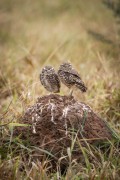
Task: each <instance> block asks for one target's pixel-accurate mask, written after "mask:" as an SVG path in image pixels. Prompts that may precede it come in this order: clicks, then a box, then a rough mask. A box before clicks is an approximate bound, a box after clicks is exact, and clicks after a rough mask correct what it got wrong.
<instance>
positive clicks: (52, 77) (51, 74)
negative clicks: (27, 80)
mask: <svg viewBox="0 0 120 180" xmlns="http://www.w3.org/2000/svg"><path fill="white" fill-rule="evenodd" d="M40 81H41V84H42V85H43V86H44V88H45V89H47V90H48V91H49V92H53V93H58V92H60V80H59V77H58V75H57V73H56V72H55V70H54V68H53V67H52V66H45V67H44V68H43V69H42V71H41V73H40Z"/></svg>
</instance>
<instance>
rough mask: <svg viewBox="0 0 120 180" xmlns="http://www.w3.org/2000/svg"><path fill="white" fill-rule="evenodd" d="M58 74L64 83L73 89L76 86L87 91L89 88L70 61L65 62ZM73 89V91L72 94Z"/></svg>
mask: <svg viewBox="0 0 120 180" xmlns="http://www.w3.org/2000/svg"><path fill="white" fill-rule="evenodd" d="M58 76H59V78H60V80H61V81H62V83H63V84H65V85H66V86H67V87H68V88H70V89H72V88H73V87H74V86H75V87H77V88H78V89H80V90H81V91H82V92H86V90H87V88H86V86H85V84H84V82H83V81H82V80H81V78H80V75H79V74H78V72H77V71H76V70H75V69H73V68H72V65H71V64H70V63H63V64H61V65H60V68H59V70H58ZM72 92H73V90H72V91H71V95H72Z"/></svg>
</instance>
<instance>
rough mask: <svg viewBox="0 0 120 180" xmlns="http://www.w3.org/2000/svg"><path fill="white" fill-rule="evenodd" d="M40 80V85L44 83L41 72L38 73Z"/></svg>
mask: <svg viewBox="0 0 120 180" xmlns="http://www.w3.org/2000/svg"><path fill="white" fill-rule="evenodd" d="M40 82H41V84H42V85H44V77H43V74H42V73H41V74H40Z"/></svg>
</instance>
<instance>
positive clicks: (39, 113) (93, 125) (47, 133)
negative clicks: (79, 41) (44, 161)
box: [15, 94, 112, 160]
mask: <svg viewBox="0 0 120 180" xmlns="http://www.w3.org/2000/svg"><path fill="white" fill-rule="evenodd" d="M21 123H25V124H29V125H31V126H26V127H17V128H16V129H15V134H16V135H20V134H21V138H22V139H24V140H28V141H29V144H30V145H31V146H34V147H36V150H38V151H39V158H41V157H42V155H43V154H45V153H47V155H48V154H49V156H52V157H53V159H55V160H56V159H57V160H58V159H59V158H60V157H61V156H66V155H67V148H68V147H71V145H72V143H73V141H74V140H75V138H76V141H75V143H74V148H73V151H72V155H73V158H75V159H77V160H78V159H79V156H80V154H81V152H80V148H79V147H78V146H79V143H81V144H82V145H83V146H84V145H85V139H86V141H87V142H89V143H96V142H97V143H98V142H101V141H103V140H105V139H111V138H112V133H111V131H110V130H109V128H108V126H107V125H106V123H105V122H104V121H103V120H102V119H101V118H99V117H98V116H97V115H96V114H95V113H94V112H93V110H92V109H91V108H90V107H89V106H88V105H86V104H84V103H81V102H78V101H76V100H75V99H74V97H68V96H60V95H56V94H51V95H48V96H44V97H39V98H38V99H37V102H36V103H35V104H34V105H33V106H31V107H29V108H28V109H27V111H26V112H25V114H24V116H23V118H22V122H21ZM78 141H79V143H78ZM37 147H38V149H37ZM37 157H38V156H37Z"/></svg>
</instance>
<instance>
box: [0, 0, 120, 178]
mask: <svg viewBox="0 0 120 180" xmlns="http://www.w3.org/2000/svg"><path fill="white" fill-rule="evenodd" d="M8 2H9V1H8V0H6V1H4V3H2V2H1V5H2V9H1V16H0V24H1V30H0V54H1V56H0V92H1V93H0V112H1V117H0V118H1V119H0V124H4V123H7V122H9V121H11V120H14V121H15V122H18V117H19V116H20V115H21V113H23V112H24V111H25V109H26V107H27V106H28V105H30V104H33V103H34V102H35V101H36V98H37V97H38V96H42V95H45V94H46V93H47V92H46V91H45V90H44V88H43V87H41V85H40V83H39V72H40V69H41V68H42V67H43V66H44V65H46V64H51V65H53V66H54V67H55V68H56V69H57V68H58V67H59V65H60V64H61V63H62V62H64V61H65V60H66V59H68V60H70V61H71V63H72V64H73V66H74V67H75V68H76V69H77V70H78V71H79V72H80V74H81V76H82V79H83V80H84V81H85V82H86V84H87V86H88V92H87V93H86V94H85V95H82V94H81V93H80V92H79V91H78V90H77V91H76V92H74V96H75V97H76V98H77V99H79V100H80V101H84V102H86V103H88V104H89V105H90V106H91V107H92V108H93V109H94V110H95V111H96V112H98V113H99V114H100V116H102V117H104V118H105V119H106V120H107V121H109V123H110V125H111V126H112V127H113V128H115V130H116V132H118V133H119V130H120V83H119V82H120V80H119V68H120V55H119V45H118V42H119V35H118V28H119V25H118V24H117V23H116V19H115V17H114V16H113V14H112V11H110V10H109V9H108V8H107V7H106V6H105V5H104V4H103V3H102V2H101V1H99V2H98V1H97V0H90V1H86V0H85V1H84V2H83V1H82V0H79V1H68V0H65V1H63V0H61V1H59V0H53V1H51V2H49V1H48V0H46V1H43V0H41V1H38V0H36V1H34V3H33V1H28V0H26V1H25V2H24V1H23V0H22V1H19V0H18V1H14V0H13V1H11V3H10V2H9V3H8ZM67 93H68V89H67V88H66V87H64V86H62V89H61V94H67ZM13 118H14V119H13ZM0 128H1V129H0V130H1V132H0V136H1V137H0V140H1V142H0V153H1V160H0V172H3V169H4V171H5V169H6V171H7V173H8V172H9V171H10V172H11V173H12V175H11V176H10V178H11V177H14V178H16V177H18V176H19V177H20V178H21V179H22V177H24V179H50V176H51V179H59V178H61V179H76V180H77V179H103V177H104V178H105V179H118V177H119V176H120V166H119V163H118V159H117V158H116V156H114V157H113V156H112V154H114V153H113V152H115V151H114V150H115V149H116V147H115V146H114V144H111V146H110V154H109V157H106V154H103V153H102V152H101V151H100V150H94V152H96V154H97V156H98V157H99V158H98V160H97V163H98V164H97V165H96V166H94V164H91V163H90V162H89V160H88V158H87V157H88V154H92V153H93V150H92V149H91V150H90V151H89V152H88V150H87V149H83V154H84V156H85V159H86V165H85V166H83V165H82V164H77V165H74V163H73V162H71V161H70V167H69V168H68V171H67V173H66V176H65V177H62V176H61V174H60V171H59V168H58V172H57V173H55V174H51V175H47V169H46V168H45V167H46V163H47V162H46V161H45V162H42V164H40V162H38V163H37V164H33V166H32V168H31V169H28V167H27V165H25V164H24V168H25V171H24V173H21V172H20V171H19V164H20V163H22V162H21V158H20V156H19V155H18V156H16V157H14V152H11V149H10V139H11V136H12V135H11V133H12V128H10V129H9V128H8V127H6V126H2V127H0ZM7 135H9V139H7V143H5V144H4V141H6V137H7ZM7 138H8V137H7ZM8 142H9V143H8ZM80 148H81V147H80ZM23 149H24V148H23ZM116 151H118V149H117V150H116ZM21 153H22V152H21ZM68 155H69V156H70V152H69V153H68ZM14 178H12V179H14Z"/></svg>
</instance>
